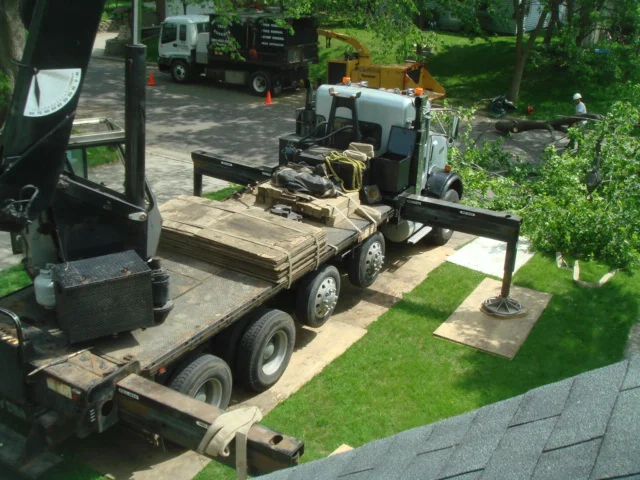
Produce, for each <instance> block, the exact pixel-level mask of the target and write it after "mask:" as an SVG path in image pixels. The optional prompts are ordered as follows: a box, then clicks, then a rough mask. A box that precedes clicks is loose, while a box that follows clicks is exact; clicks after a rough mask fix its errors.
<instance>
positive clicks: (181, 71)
mask: <svg viewBox="0 0 640 480" xmlns="http://www.w3.org/2000/svg"><path fill="white" fill-rule="evenodd" d="M173 72H174V74H175V76H176V78H177V79H178V80H184V79H185V78H186V76H187V69H186V68H184V65H176V66H175V67H173Z"/></svg>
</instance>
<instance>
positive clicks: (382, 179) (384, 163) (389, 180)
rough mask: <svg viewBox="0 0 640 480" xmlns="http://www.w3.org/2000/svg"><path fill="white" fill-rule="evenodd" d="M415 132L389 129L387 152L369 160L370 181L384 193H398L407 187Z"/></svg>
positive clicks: (399, 128)
mask: <svg viewBox="0 0 640 480" xmlns="http://www.w3.org/2000/svg"><path fill="white" fill-rule="evenodd" d="M415 141H416V132H415V130H411V129H408V128H401V127H391V132H390V133H389V143H388V144H387V151H386V152H385V153H383V154H382V155H380V156H378V157H373V158H372V159H371V168H370V170H371V181H372V183H373V184H375V185H377V186H378V188H380V190H381V191H383V192H385V193H399V192H402V191H403V190H405V189H406V188H407V187H408V186H409V181H410V175H409V173H410V171H411V159H412V156H413V150H414V147H415Z"/></svg>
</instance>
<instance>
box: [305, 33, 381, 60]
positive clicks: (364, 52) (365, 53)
mask: <svg viewBox="0 0 640 480" xmlns="http://www.w3.org/2000/svg"><path fill="white" fill-rule="evenodd" d="M318 35H322V36H323V37H325V38H337V39H338V40H340V41H341V42H345V43H348V44H349V45H351V46H352V47H353V48H355V49H356V51H357V52H358V56H359V57H360V58H369V57H370V56H371V54H370V53H369V49H368V48H367V47H366V46H365V45H364V44H362V43H361V42H360V41H359V40H356V39H355V38H353V37H350V36H349V35H346V34H344V33H339V32H334V31H333V30H325V29H324V28H319V29H318Z"/></svg>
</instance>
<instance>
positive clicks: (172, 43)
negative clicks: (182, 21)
mask: <svg viewBox="0 0 640 480" xmlns="http://www.w3.org/2000/svg"><path fill="white" fill-rule="evenodd" d="M177 51H178V25H176V24H175V23H165V24H163V25H162V34H161V35H160V44H159V45H158V54H159V55H160V56H161V57H174V56H175V54H176V53H177Z"/></svg>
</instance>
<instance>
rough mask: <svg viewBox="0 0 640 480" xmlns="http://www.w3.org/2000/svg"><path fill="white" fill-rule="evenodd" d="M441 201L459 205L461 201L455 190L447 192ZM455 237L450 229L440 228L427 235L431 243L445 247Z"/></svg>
mask: <svg viewBox="0 0 640 480" xmlns="http://www.w3.org/2000/svg"><path fill="white" fill-rule="evenodd" d="M441 200H445V201H447V202H453V203H458V202H459V201H460V195H458V192H456V191H455V190H453V189H450V190H447V191H446V192H445V194H444V195H443V196H442V197H441ZM452 235H453V230H451V229H449V228H440V227H435V228H434V229H433V230H431V232H429V235H427V239H428V241H429V242H430V243H432V244H434V245H439V246H442V245H445V244H446V243H447V242H448V241H449V239H450V238H451V236H452Z"/></svg>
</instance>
